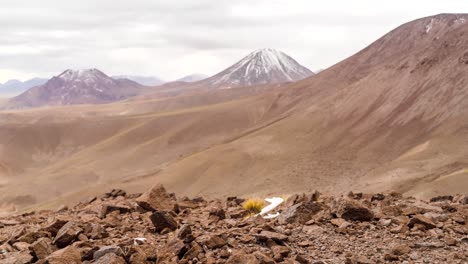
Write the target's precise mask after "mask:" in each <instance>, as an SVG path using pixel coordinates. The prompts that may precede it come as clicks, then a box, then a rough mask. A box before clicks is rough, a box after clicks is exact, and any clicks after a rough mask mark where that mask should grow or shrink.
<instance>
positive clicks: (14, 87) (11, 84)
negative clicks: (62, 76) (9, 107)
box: [0, 78, 47, 95]
mask: <svg viewBox="0 0 468 264" xmlns="http://www.w3.org/2000/svg"><path fill="white" fill-rule="evenodd" d="M46 82H47V79H43V78H34V79H30V80H27V81H24V82H22V81H19V80H9V81H7V82H6V83H4V84H0V95H18V94H20V93H22V92H24V91H26V90H28V89H29V88H32V87H34V86H38V85H42V84H44V83H46Z"/></svg>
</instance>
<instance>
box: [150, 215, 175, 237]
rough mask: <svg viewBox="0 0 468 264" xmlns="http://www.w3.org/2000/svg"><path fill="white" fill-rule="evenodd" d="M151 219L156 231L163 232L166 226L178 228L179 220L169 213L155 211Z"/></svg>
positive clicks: (171, 228)
mask: <svg viewBox="0 0 468 264" xmlns="http://www.w3.org/2000/svg"><path fill="white" fill-rule="evenodd" d="M150 220H151V222H152V223H153V225H154V228H155V231H156V232H161V231H162V230H163V229H165V228H169V229H170V230H172V231H174V230H176V229H177V222H176V220H175V219H174V217H172V215H170V214H169V213H166V212H154V213H152V214H151V216H150Z"/></svg>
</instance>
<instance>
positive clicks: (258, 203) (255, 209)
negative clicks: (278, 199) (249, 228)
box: [242, 199, 265, 214]
mask: <svg viewBox="0 0 468 264" xmlns="http://www.w3.org/2000/svg"><path fill="white" fill-rule="evenodd" d="M242 206H243V207H244V209H245V210H247V211H249V212H250V213H251V214H258V213H260V212H261V211H262V208H263V207H264V206H265V202H264V201H263V200H262V199H248V200H247V201H245V202H244V204H243V205H242Z"/></svg>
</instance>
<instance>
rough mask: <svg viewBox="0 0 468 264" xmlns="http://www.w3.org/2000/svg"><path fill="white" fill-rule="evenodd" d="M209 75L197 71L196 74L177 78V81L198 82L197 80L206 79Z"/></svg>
mask: <svg viewBox="0 0 468 264" xmlns="http://www.w3.org/2000/svg"><path fill="white" fill-rule="evenodd" d="M208 77H209V76H208V75H206V74H202V73H195V74H191V75H187V76H185V77H182V78H180V79H177V80H176V82H197V81H201V80H204V79H206V78H208Z"/></svg>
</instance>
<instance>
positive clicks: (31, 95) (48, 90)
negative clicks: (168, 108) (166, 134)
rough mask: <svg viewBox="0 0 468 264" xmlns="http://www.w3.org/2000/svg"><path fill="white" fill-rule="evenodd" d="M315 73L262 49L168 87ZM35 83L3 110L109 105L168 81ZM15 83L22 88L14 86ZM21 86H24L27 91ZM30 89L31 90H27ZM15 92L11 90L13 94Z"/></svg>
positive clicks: (94, 74) (83, 77)
mask: <svg viewBox="0 0 468 264" xmlns="http://www.w3.org/2000/svg"><path fill="white" fill-rule="evenodd" d="M313 74H314V73H313V72H312V71H310V70H309V69H307V68H306V67H304V66H302V65H300V64H299V63H298V62H297V61H296V60H294V59H293V58H291V57H290V56H288V55H286V54H285V53H283V52H281V51H277V50H274V49H261V50H257V51H254V52H252V53H251V54H249V55H248V56H246V57H244V58H243V59H242V60H240V61H239V62H237V63H236V64H234V65H232V66H231V67H229V68H227V69H226V70H224V71H222V72H220V73H218V74H216V75H214V76H212V77H209V78H207V76H206V75H204V74H198V73H197V74H192V75H188V76H185V77H183V78H181V79H178V80H176V81H173V82H169V83H166V84H167V85H169V86H171V87H172V86H176V87H179V88H180V89H182V90H183V89H186V86H190V87H191V88H192V89H197V88H198V87H203V88H210V89H211V88H213V89H226V88H234V87H242V86H254V85H265V84H278V83H286V82H293V81H298V80H301V79H304V78H306V77H308V76H311V75H313ZM33 80H34V81H33ZM33 80H31V81H28V82H25V83H22V85H23V86H20V85H19V83H20V82H10V86H8V87H17V88H16V91H17V92H16V93H20V92H22V91H23V93H22V94H20V95H18V96H16V97H14V98H12V99H10V100H9V101H8V102H7V103H6V104H3V106H2V107H3V108H23V107H37V106H44V105H72V104H101V103H109V102H114V101H119V100H123V99H126V98H129V97H132V96H136V95H139V94H142V93H144V92H151V89H153V88H152V86H159V85H162V84H164V81H163V80H161V79H159V78H157V77H150V76H138V75H117V76H112V77H110V76H108V75H106V74H105V73H103V72H101V71H99V70H97V69H86V70H66V71H64V72H63V73H61V74H60V75H58V76H55V77H53V78H52V79H50V80H48V81H47V80H44V79H33ZM15 83H16V84H18V85H17V86H12V84H15ZM189 83H190V84H189ZM149 86H151V87H149ZM18 87H23V88H22V89H23V90H21V89H20V88H18ZM28 88H30V89H29V90H27V91H24V90H25V89H28ZM5 90H6V89H5ZM11 91H12V89H11V88H10V89H9V92H10V93H11ZM5 105H6V106H5Z"/></svg>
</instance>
